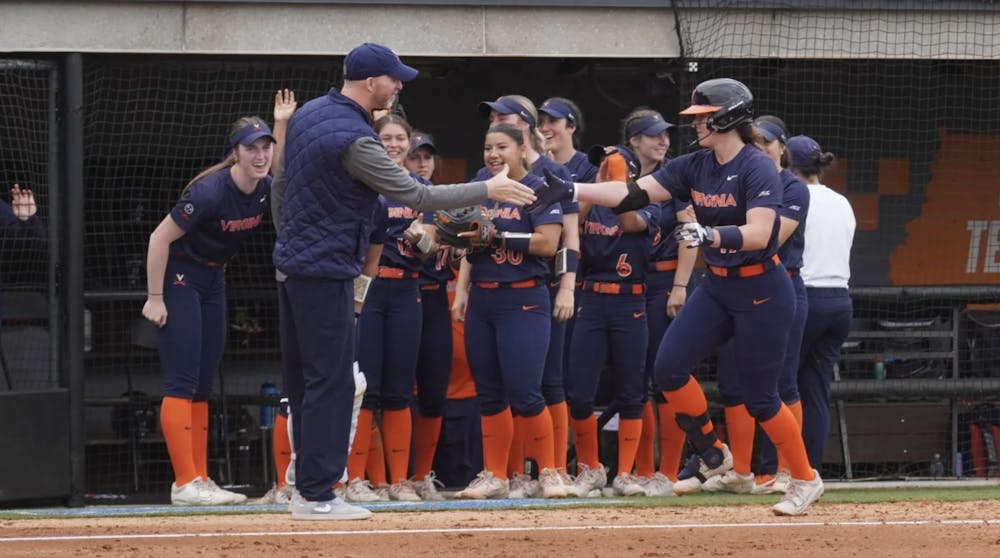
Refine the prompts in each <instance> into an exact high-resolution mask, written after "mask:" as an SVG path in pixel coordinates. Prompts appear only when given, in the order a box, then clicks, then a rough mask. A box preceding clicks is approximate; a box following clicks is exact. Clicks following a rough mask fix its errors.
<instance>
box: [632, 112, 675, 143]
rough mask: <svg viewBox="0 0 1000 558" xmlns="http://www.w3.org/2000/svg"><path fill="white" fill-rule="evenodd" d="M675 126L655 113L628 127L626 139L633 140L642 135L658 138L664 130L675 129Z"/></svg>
mask: <svg viewBox="0 0 1000 558" xmlns="http://www.w3.org/2000/svg"><path fill="white" fill-rule="evenodd" d="M673 127H674V125H673V124H671V123H670V122H667V121H666V120H664V118H663V115H662V114H660V113H658V112H654V113H653V114H647V115H646V116H643V117H642V118H640V119H638V120H636V121H635V122H633V123H631V124H629V125H628V128H627V129H626V130H625V137H628V138H631V137H635V136H638V135H639V134H642V135H644V136H657V135H659V134H660V132H662V131H664V130H669V129H670V128H673Z"/></svg>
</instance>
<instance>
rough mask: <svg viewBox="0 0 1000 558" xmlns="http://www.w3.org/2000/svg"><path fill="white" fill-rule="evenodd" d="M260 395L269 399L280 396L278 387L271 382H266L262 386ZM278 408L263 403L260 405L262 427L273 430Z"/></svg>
mask: <svg viewBox="0 0 1000 558" xmlns="http://www.w3.org/2000/svg"><path fill="white" fill-rule="evenodd" d="M260 394H261V395H263V396H267V397H273V396H276V395H278V387H277V386H275V385H274V384H272V383H271V382H264V383H263V384H261V386H260ZM276 411H277V407H275V406H274V405H268V404H266V403H263V402H261V404H260V427H261V428H271V427H272V426H274V413H275V412H276Z"/></svg>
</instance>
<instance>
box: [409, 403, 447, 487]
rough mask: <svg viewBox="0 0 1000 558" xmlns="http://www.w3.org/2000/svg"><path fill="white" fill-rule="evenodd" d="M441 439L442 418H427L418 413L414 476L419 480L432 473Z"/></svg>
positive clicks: (414, 424)
mask: <svg viewBox="0 0 1000 558" xmlns="http://www.w3.org/2000/svg"><path fill="white" fill-rule="evenodd" d="M440 437H441V417H425V416H424V415H421V414H420V413H417V418H416V420H415V421H414V423H413V476H414V477H415V478H416V479H417V480H420V479H423V478H424V477H426V476H427V475H429V474H430V473H431V467H432V466H433V465H434V452H435V451H437V445H438V439H439V438H440Z"/></svg>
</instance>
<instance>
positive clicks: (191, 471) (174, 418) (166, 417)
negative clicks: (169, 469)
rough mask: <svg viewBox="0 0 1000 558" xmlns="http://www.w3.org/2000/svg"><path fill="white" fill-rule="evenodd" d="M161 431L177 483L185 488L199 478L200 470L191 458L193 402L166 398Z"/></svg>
mask: <svg viewBox="0 0 1000 558" xmlns="http://www.w3.org/2000/svg"><path fill="white" fill-rule="evenodd" d="M160 429H161V430H163V439H164V441H166V442H167V453H169V454H170V465H172V466H173V468H174V481H175V483H176V484H177V486H183V485H185V484H187V483H189V482H191V481H193V480H194V479H195V478H197V477H198V469H197V468H196V467H195V466H194V459H193V458H192V457H191V455H192V451H191V446H192V441H191V438H192V436H191V400H190V399H181V398H179V397H170V396H167V397H164V398H163V403H162V404H161V405H160Z"/></svg>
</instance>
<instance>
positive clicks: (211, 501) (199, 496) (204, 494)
mask: <svg viewBox="0 0 1000 558" xmlns="http://www.w3.org/2000/svg"><path fill="white" fill-rule="evenodd" d="M170 503H171V504H173V505H175V506H228V505H229V504H231V503H232V499H231V498H230V497H229V496H228V495H227V494H223V493H222V492H221V491H219V490H216V489H214V488H212V487H210V486H209V485H208V484H206V483H205V481H203V480H201V477H195V479H194V480H193V481H191V482H189V483H186V484H184V485H181V486H177V484H176V483H174V484H171V485H170Z"/></svg>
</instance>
